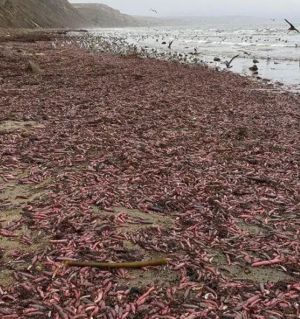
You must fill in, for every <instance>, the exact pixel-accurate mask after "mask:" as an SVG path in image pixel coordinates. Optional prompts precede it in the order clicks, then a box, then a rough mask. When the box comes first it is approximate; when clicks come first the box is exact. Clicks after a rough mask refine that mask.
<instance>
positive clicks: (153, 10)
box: [150, 8, 158, 14]
mask: <svg viewBox="0 0 300 319" xmlns="http://www.w3.org/2000/svg"><path fill="white" fill-rule="evenodd" d="M150 11H152V12H154V13H156V14H158V12H157V11H156V10H155V9H152V8H151V9H150Z"/></svg>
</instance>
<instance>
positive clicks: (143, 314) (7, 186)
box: [0, 37, 300, 319]
mask: <svg viewBox="0 0 300 319" xmlns="http://www.w3.org/2000/svg"><path fill="white" fill-rule="evenodd" d="M25 39H26V37H25ZM38 39H39V38H38V37H37V38H35V39H34V40H33V41H30V42H28V41H27V42H26V41H22V42H18V41H16V42H5V43H3V42H2V43H0V46H1V49H2V51H1V55H2V57H1V60H0V89H1V90H0V103H1V105H0V106H1V110H2V112H1V114H0V153H1V162H0V199H1V201H0V205H1V206H0V214H1V221H2V222H1V224H2V225H1V226H2V228H1V229H0V251H1V257H0V263H1V269H2V274H1V275H0V288H1V289H0V301H1V302H3V304H5V307H2V308H1V307H0V314H1V316H2V318H10V319H18V318H20V317H22V316H23V317H25V316H26V317H28V316H31V317H33V318H34V316H35V317H36V318H39V317H41V316H42V317H44V318H75V317H76V316H79V317H78V318H90V317H91V316H92V317H94V318H124V319H125V318H132V319H133V318H145V319H146V318H149V319H157V318H175V319H176V318H180V319H181V318H186V319H187V318H198V317H199V318H208V316H210V317H212V318H217V316H219V317H221V316H223V317H224V318H239V316H240V317H241V316H245V317H247V318H251V319H252V318H253V319H257V318H262V317H266V318H268V317H269V316H275V317H276V316H277V317H278V318H280V317H282V318H295V316H299V308H298V307H297V306H296V302H297V298H298V296H299V289H300V287H299V278H300V274H299V263H300V259H299V254H297V253H295V252H297V251H298V250H299V232H298V229H299V226H300V225H299V194H297V174H298V173H297V170H298V160H297V156H298V150H297V147H298V145H297V140H298V138H299V135H298V134H299V119H300V114H299V113H300V110H299V102H300V96H299V94H294V93H291V92H280V94H274V93H273V92H272V90H273V89H274V87H273V86H272V85H271V84H266V85H261V84H260V83H257V82H256V81H251V80H249V79H247V78H245V77H242V76H241V75H237V74H233V73H231V72H217V71H214V70H211V69H209V68H206V67H203V66H197V67H193V66H188V65H183V64H179V63H172V62H166V61H159V60H154V59H141V58H139V57H134V56H123V57H122V56H114V55H110V54H107V53H102V54H99V53H97V54H95V53H93V52H91V51H88V50H85V49H80V48H78V43H76V38H75V39H74V38H72V37H59V38H58V39H56V40H55V39H52V37H51V40H50V41H49V40H47V41H36V40H38ZM43 39H45V38H43ZM31 40H32V38H31ZM29 61H32V62H33V63H34V64H35V65H36V68H32V67H30V65H29ZM265 89H267V91H266V90H265ZM155 258H166V259H167V260H168V261H169V264H168V266H164V267H161V268H155V267H153V268H151V267H150V268H147V269H145V270H134V271H131V270H118V271H114V272H109V271H99V270H95V269H90V268H83V269H81V270H80V269H78V268H72V267H71V268H65V267H63V263H62V261H63V260H65V259H76V260H85V261H87V260H93V261H107V262H132V261H140V260H148V259H155ZM80 315H81V316H80Z"/></svg>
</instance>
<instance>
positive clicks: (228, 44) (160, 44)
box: [92, 19, 300, 91]
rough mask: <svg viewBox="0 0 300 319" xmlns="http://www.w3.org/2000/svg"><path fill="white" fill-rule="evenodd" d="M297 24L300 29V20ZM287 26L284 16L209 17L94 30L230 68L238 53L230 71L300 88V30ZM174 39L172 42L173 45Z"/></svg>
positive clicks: (159, 52)
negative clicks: (182, 22) (249, 19)
mask: <svg viewBox="0 0 300 319" xmlns="http://www.w3.org/2000/svg"><path fill="white" fill-rule="evenodd" d="M293 22H294V21H293ZM294 25H295V26H299V28H300V22H299V24H297V22H294ZM288 27H289V26H288V25H287V24H286V23H285V22H284V21H283V20H282V21H281V20H280V21H279V20H274V21H273V20H270V19H269V20H267V21H264V22H263V23H262V22H261V21H259V22H258V21H255V22H253V21H252V22H243V21H241V19H239V20H238V21H236V20H234V19H232V20H230V19H227V20H226V19H225V21H224V19H222V21H219V20H218V19H215V20H214V21H211V20H209V19H204V21H203V22H201V21H200V22H199V21H198V22H197V23H195V24H194V25H193V26H185V25H181V26H176V27H175V26H172V27H147V28H122V29H97V30H92V33H93V34H94V35H100V36H101V37H104V38H105V39H114V41H117V40H116V39H120V41H121V42H122V43H123V44H126V45H133V46H136V48H137V50H142V52H143V53H144V54H147V55H148V56H158V57H165V58H168V57H169V58H170V57H175V56H178V57H180V59H182V60H184V61H185V62H187V63H206V64H208V65H209V66H211V67H214V68H219V69H223V68H226V65H225V61H230V59H231V58H232V57H234V56H236V55H239V56H238V57H237V58H236V59H235V60H233V62H232V64H231V66H232V67H231V68H230V69H228V70H230V71H233V72H237V73H240V74H244V75H248V76H254V77H257V76H258V77H261V78H263V79H267V80H271V81H273V82H277V83H279V84H282V85H284V86H285V87H287V88H290V89H292V90H296V91H300V33H297V32H288ZM170 41H173V43H172V45H171V48H168V44H169V43H170ZM215 58H218V59H220V61H214V60H217V59H215ZM254 59H255V60H257V61H258V63H257V64H256V65H257V67H258V71H257V72H258V73H257V74H254V72H253V71H251V70H249V68H250V67H252V66H253V65H254V63H253V60H254ZM226 69H227V68H226Z"/></svg>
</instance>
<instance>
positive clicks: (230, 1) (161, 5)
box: [69, 0, 300, 20]
mask: <svg viewBox="0 0 300 319" xmlns="http://www.w3.org/2000/svg"><path fill="white" fill-rule="evenodd" d="M69 1H70V2H77V3H80V2H88V3H91V2H100V3H105V4H107V5H109V6H111V7H113V8H115V9H119V10H121V11H122V12H124V13H129V14H134V15H150V16H151V15H152V16H155V13H153V12H151V11H150V10H149V9H150V8H153V9H156V10H157V11H158V12H159V15H160V16H172V15H177V16H178V15H188V16H210V15H246V16H265V17H270V18H272V17H280V18H282V17H286V18H297V19H298V20H300V0H69Z"/></svg>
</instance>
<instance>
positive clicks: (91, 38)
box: [78, 9, 300, 75]
mask: <svg viewBox="0 0 300 319" xmlns="http://www.w3.org/2000/svg"><path fill="white" fill-rule="evenodd" d="M150 11H152V12H154V13H156V14H157V13H158V12H157V10H155V9H150ZM284 21H285V22H286V23H287V24H288V25H289V29H288V32H297V33H300V31H299V29H298V28H296V27H295V26H294V25H293V24H292V23H291V22H290V21H288V20H287V19H284ZM164 36H166V35H164ZM164 36H161V38H160V37H158V36H156V39H155V40H156V42H158V43H159V42H160V41H161V42H160V43H161V45H163V46H165V47H166V48H167V49H168V50H163V51H159V50H157V49H155V48H149V47H148V46H144V47H140V48H138V47H137V45H136V44H132V43H128V42H127V41H126V38H122V37H118V36H109V37H107V36H103V35H99V34H97V35H95V34H94V35H93V34H88V35H84V36H82V37H81V38H80V39H79V40H78V43H79V44H80V46H81V47H82V48H88V49H92V50H95V51H99V52H110V53H113V54H117V55H124V56H128V55H138V56H141V57H145V58H157V59H163V60H169V61H177V62H182V63H189V64H203V65H205V64H207V63H206V62H205V61H203V60H201V58H200V52H198V50H197V48H193V50H192V51H191V52H188V53H179V52H174V51H172V50H171V48H172V45H173V43H174V41H176V38H175V39H172V40H169V41H167V40H166V39H165V38H164ZM147 37H149V36H144V35H143V36H141V37H140V39H139V40H137V42H139V41H140V40H144V39H145V38H147ZM250 38H251V36H250ZM278 40H279V41H280V40H281V39H280V38H279V39H278ZM283 41H286V40H283ZM296 47H297V44H296ZM243 54H244V56H245V55H246V56H247V55H249V56H250V54H249V53H248V52H246V51H243ZM238 57H240V54H236V55H235V56H233V57H232V58H231V59H230V60H226V61H221V59H220V58H219V57H215V58H214V59H213V61H214V62H219V63H222V64H223V65H224V67H225V68H227V69H230V68H232V65H233V61H234V60H235V59H236V58H238ZM268 59H269V58H268ZM258 63H259V61H258V60H257V59H253V65H252V66H251V67H249V70H250V71H251V72H252V74H253V75H257V74H258V69H259V68H258V65H257V64H258ZM299 66H300V62H299ZM217 69H218V67H217Z"/></svg>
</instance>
